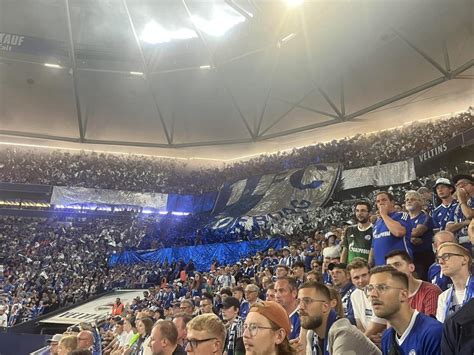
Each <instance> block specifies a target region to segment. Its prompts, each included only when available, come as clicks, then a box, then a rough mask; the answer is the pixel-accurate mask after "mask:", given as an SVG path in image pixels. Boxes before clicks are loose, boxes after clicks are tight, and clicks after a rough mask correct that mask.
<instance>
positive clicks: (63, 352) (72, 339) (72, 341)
mask: <svg viewBox="0 0 474 355" xmlns="http://www.w3.org/2000/svg"><path fill="white" fill-rule="evenodd" d="M76 349H77V336H75V335H66V336H63V337H62V338H61V340H60V341H59V344H58V355H68V354H69V353H70V352H71V351H73V350H76Z"/></svg>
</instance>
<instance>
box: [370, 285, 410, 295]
mask: <svg viewBox="0 0 474 355" xmlns="http://www.w3.org/2000/svg"><path fill="white" fill-rule="evenodd" d="M374 289H375V290H376V291H377V293H378V294H381V293H385V292H387V291H388V290H390V289H395V290H405V289H404V288H401V287H393V286H389V285H386V284H373V285H367V286H365V288H364V291H365V294H366V295H367V296H368V295H370V294H371V293H372V291H373V290H374Z"/></svg>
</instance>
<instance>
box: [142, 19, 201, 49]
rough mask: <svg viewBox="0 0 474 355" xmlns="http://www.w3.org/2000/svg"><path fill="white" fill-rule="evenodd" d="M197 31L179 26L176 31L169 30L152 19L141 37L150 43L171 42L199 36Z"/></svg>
mask: <svg viewBox="0 0 474 355" xmlns="http://www.w3.org/2000/svg"><path fill="white" fill-rule="evenodd" d="M197 37H198V35H197V33H196V31H194V30H192V29H190V28H185V27H183V28H179V29H177V30H174V31H170V30H167V29H166V28H164V27H163V26H161V25H160V24H158V23H157V22H156V21H151V22H149V23H148V24H146V25H145V28H144V29H143V32H142V34H141V36H140V39H141V40H142V41H143V42H145V43H149V44H160V43H169V42H171V41H173V40H183V39H192V38H197Z"/></svg>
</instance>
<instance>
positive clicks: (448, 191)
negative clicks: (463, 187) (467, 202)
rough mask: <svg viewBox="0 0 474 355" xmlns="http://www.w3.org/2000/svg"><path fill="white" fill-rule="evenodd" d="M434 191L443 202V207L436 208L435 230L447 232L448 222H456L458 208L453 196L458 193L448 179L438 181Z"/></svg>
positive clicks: (433, 215)
mask: <svg viewBox="0 0 474 355" xmlns="http://www.w3.org/2000/svg"><path fill="white" fill-rule="evenodd" d="M434 190H435V191H436V195H437V196H438V197H439V198H440V200H441V205H439V206H438V207H436V208H435V210H434V211H433V214H432V215H431V216H432V217H433V223H434V230H435V232H436V231H437V230H445V229H446V224H448V222H450V221H451V222H453V221H454V212H455V211H456V208H457V206H458V203H457V201H456V200H455V199H454V197H453V194H454V192H455V191H456V188H455V187H454V185H453V184H452V183H451V181H449V179H446V178H439V179H438V180H436V183H435V186H434Z"/></svg>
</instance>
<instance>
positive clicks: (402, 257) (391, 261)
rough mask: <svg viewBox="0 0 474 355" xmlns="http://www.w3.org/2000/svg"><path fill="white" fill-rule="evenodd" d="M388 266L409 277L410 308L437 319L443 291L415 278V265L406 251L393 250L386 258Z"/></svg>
mask: <svg viewBox="0 0 474 355" xmlns="http://www.w3.org/2000/svg"><path fill="white" fill-rule="evenodd" d="M385 261H386V263H387V265H391V266H393V267H394V268H395V269H397V270H398V271H400V272H403V273H404V274H405V275H407V277H408V302H409V303H410V307H411V308H413V309H416V310H417V311H418V312H420V313H424V314H426V315H427V316H431V317H435V316H436V310H437V308H438V297H439V295H440V294H441V289H440V288H439V287H438V286H436V285H433V284H432V283H430V282H426V281H422V280H419V279H417V278H415V277H414V276H413V272H414V271H415V264H414V263H413V259H412V258H411V257H410V255H408V253H407V252H406V251H405V250H393V251H391V252H390V253H388V254H387V255H386V256H385Z"/></svg>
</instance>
